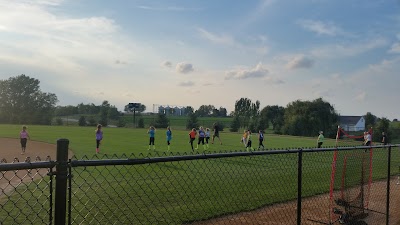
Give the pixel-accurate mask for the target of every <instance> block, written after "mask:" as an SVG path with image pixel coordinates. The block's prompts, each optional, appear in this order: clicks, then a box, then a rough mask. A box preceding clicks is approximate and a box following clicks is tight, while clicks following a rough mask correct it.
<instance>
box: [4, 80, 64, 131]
mask: <svg viewBox="0 0 400 225" xmlns="http://www.w3.org/2000/svg"><path fill="white" fill-rule="evenodd" d="M39 84H40V81H39V80H37V79H34V78H30V77H28V76H26V75H24V74H22V75H19V76H16V77H11V78H9V79H8V80H0V120H2V121H4V122H9V123H31V124H51V119H52V118H53V115H54V109H55V105H56V103H57V102H58V99H57V96H56V95H55V94H52V93H44V92H42V91H41V90H40V86H39Z"/></svg>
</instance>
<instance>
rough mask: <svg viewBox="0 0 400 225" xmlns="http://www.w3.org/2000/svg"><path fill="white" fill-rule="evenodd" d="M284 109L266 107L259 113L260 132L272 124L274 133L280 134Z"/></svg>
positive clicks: (274, 106)
mask: <svg viewBox="0 0 400 225" xmlns="http://www.w3.org/2000/svg"><path fill="white" fill-rule="evenodd" d="M284 114H285V108H283V107H282V106H277V105H273V106H269V105H268V106H266V107H264V108H263V109H262V110H261V113H260V117H261V118H260V128H261V129H260V130H264V129H266V128H268V127H269V124H270V123H271V124H272V129H273V130H274V132H275V133H281V128H282V126H283V124H284V120H283V119H284Z"/></svg>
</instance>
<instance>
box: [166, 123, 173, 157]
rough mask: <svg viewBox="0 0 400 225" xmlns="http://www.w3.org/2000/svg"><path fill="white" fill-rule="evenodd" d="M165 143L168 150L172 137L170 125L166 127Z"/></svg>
mask: <svg viewBox="0 0 400 225" xmlns="http://www.w3.org/2000/svg"><path fill="white" fill-rule="evenodd" d="M166 134H167V145H168V151H169V150H170V145H171V139H172V131H171V127H169V126H168V127H167V132H166Z"/></svg>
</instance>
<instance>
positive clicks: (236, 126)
mask: <svg viewBox="0 0 400 225" xmlns="http://www.w3.org/2000/svg"><path fill="white" fill-rule="evenodd" d="M239 128H240V120H239V117H238V116H234V117H233V120H232V123H231V127H230V129H229V130H230V131H231V132H237V131H238V130H239Z"/></svg>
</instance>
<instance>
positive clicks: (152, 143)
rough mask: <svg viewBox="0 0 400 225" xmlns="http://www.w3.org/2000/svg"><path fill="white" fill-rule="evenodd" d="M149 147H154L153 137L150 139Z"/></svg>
mask: <svg viewBox="0 0 400 225" xmlns="http://www.w3.org/2000/svg"><path fill="white" fill-rule="evenodd" d="M149 145H154V137H150V141H149Z"/></svg>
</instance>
